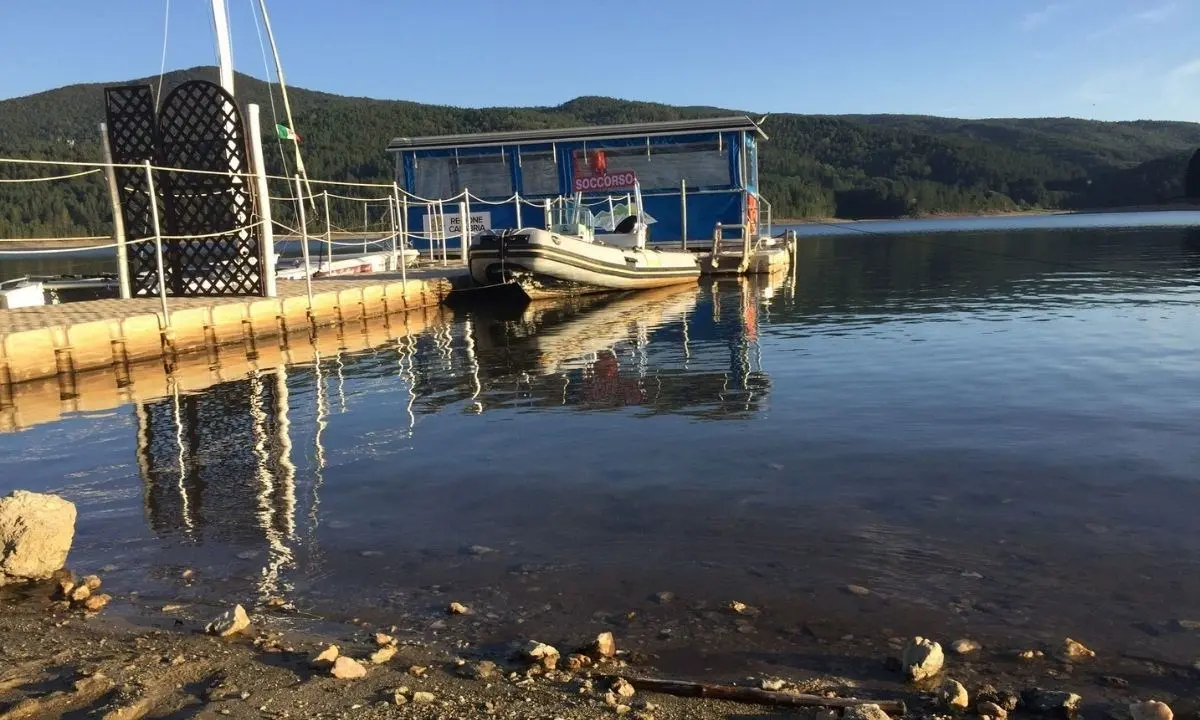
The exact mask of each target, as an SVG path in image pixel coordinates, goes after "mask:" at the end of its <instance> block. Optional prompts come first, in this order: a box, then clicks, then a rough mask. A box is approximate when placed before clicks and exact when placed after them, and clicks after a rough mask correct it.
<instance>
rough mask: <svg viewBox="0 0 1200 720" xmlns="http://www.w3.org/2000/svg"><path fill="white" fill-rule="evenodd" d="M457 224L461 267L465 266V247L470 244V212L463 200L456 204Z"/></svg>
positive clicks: (465, 201)
mask: <svg viewBox="0 0 1200 720" xmlns="http://www.w3.org/2000/svg"><path fill="white" fill-rule="evenodd" d="M458 224H459V229H460V230H462V232H460V233H459V239H460V244H461V246H462V261H463V265H466V264H467V246H468V245H470V244H471V210H470V206H469V205H467V200H466V199H465V198H464V199H463V201H462V202H460V203H459V204H458Z"/></svg>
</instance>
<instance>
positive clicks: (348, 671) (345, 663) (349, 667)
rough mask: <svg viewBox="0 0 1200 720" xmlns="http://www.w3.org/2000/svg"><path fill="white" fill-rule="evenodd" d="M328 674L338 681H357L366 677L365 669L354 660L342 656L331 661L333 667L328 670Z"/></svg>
mask: <svg viewBox="0 0 1200 720" xmlns="http://www.w3.org/2000/svg"><path fill="white" fill-rule="evenodd" d="M329 674H330V675H332V676H334V677H335V678H337V679H339V680H357V679H358V678H361V677H366V675H367V669H366V668H365V667H363V666H362V663H360V662H358V661H357V660H355V659H354V658H348V657H346V656H345V655H342V656H340V657H338V659H337V660H334V661H333V667H331V668H330V669H329Z"/></svg>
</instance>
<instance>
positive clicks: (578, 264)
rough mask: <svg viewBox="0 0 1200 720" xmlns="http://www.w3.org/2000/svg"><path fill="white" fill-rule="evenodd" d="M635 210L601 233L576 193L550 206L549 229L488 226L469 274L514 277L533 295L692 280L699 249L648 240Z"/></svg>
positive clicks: (490, 280) (500, 279)
mask: <svg viewBox="0 0 1200 720" xmlns="http://www.w3.org/2000/svg"><path fill="white" fill-rule="evenodd" d="M637 205H638V212H637V214H636V215H630V216H629V217H627V218H625V220H624V221H622V222H621V223H620V225H617V226H616V227H615V228H613V231H612V232H603V233H597V232H596V229H595V222H594V219H593V216H592V213H591V211H589V210H588V209H587V208H586V207H585V206H584V205H583V204H582V202H580V199H579V197H578V196H576V197H575V198H574V199H572V200H570V201H567V202H565V203H563V204H562V205H560V206H558V207H556V208H554V209H553V210H552V211H551V222H550V229H548V230H542V229H539V228H525V229H521V230H504V231H501V232H499V233H486V234H483V235H480V236H479V237H477V238H476V239H475V240H474V241H473V242H472V243H471V247H470V249H469V250H468V253H467V257H468V258H469V260H470V266H471V279H472V280H473V281H474V282H475V284H477V285H481V286H503V285H513V284H515V285H517V286H519V287H520V288H521V290H522V291H524V293H525V295H526V296H528V297H529V298H530V299H531V300H538V299H542V298H550V297H563V296H569V295H581V294H584V293H594V292H608V291H611V290H640V289H645V288H656V287H665V286H668V285H678V284H680V283H689V282H695V281H696V278H698V277H700V264H699V262H698V261H697V259H696V256H695V255H693V254H692V253H690V252H686V251H671V250H660V249H656V248H650V247H647V246H646V235H647V223H646V222H645V217H644V216H643V214H642V212H641V197H640V193H638V204H637Z"/></svg>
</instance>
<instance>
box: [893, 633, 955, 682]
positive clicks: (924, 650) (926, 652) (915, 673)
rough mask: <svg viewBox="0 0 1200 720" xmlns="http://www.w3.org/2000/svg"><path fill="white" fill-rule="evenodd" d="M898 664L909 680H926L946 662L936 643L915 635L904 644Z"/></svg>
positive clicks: (935, 673) (940, 669) (940, 648)
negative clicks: (902, 653)
mask: <svg viewBox="0 0 1200 720" xmlns="http://www.w3.org/2000/svg"><path fill="white" fill-rule="evenodd" d="M900 664H901V665H902V666H903V668H904V675H905V676H906V677H907V678H908V679H909V680H915V681H921V680H927V679H929V678H931V677H934V676H936V675H937V674H938V673H940V672H941V671H942V666H943V665H945V664H946V655H945V653H943V652H942V646H941V645H939V644H938V643H936V642H934V641H932V640H927V639H925V638H923V637H915V638H913V639H912V641H911V642H909V643H908V645H907V646H905V648H904V655H903V657H902V658H901V660H900Z"/></svg>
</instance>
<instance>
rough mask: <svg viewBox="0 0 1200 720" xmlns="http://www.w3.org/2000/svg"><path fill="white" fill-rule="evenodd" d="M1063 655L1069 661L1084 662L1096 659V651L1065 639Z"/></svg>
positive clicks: (1076, 641) (1075, 641)
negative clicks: (1088, 659)
mask: <svg viewBox="0 0 1200 720" xmlns="http://www.w3.org/2000/svg"><path fill="white" fill-rule="evenodd" d="M1063 654H1065V655H1066V656H1067V657H1068V658H1069V659H1071V660H1085V659H1087V658H1094V657H1096V651H1095V650H1092V649H1090V648H1088V647H1087V646H1086V645H1084V644H1083V643H1081V642H1079V641H1078V640H1072V639H1071V638H1067V639H1066V640H1064V641H1063Z"/></svg>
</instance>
